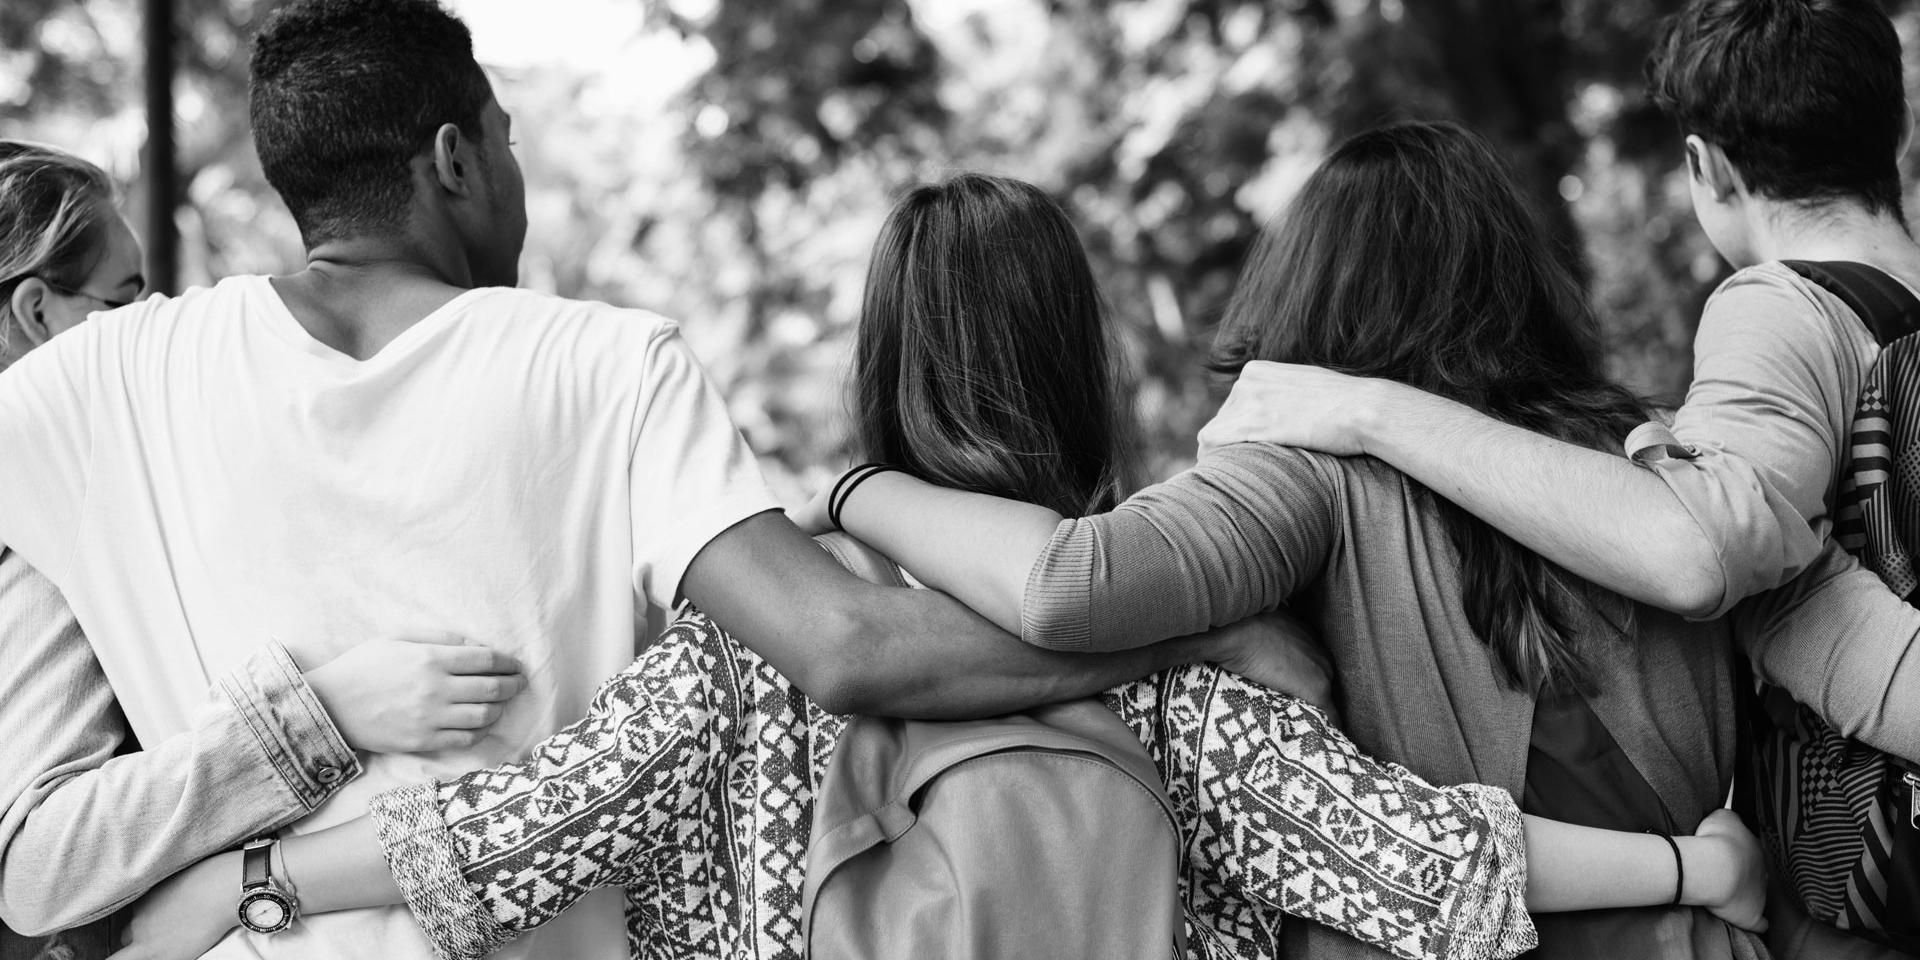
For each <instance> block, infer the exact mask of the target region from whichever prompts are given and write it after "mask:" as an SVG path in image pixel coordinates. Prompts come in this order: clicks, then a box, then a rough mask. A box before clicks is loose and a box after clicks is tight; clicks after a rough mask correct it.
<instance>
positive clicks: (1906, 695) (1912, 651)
mask: <svg viewBox="0 0 1920 960" xmlns="http://www.w3.org/2000/svg"><path fill="white" fill-rule="evenodd" d="M1733 618H1734V631H1733V632H1734V636H1735V637H1737V638H1739V640H1740V642H1741V644H1743V645H1744V647H1745V648H1746V652H1747V656H1748V657H1749V658H1750V659H1751V660H1752V662H1753V665H1754V670H1755V672H1757V673H1758V674H1759V675H1760V677H1761V678H1762V679H1764V680H1766V681H1767V682H1768V683H1771V684H1774V685H1776V686H1779V687H1783V688H1785V689H1786V691H1787V692H1788V693H1790V694H1792V695H1793V698H1794V699H1795V700H1798V701H1800V702H1801V703H1803V704H1806V705H1807V706H1808V707H1811V708H1812V709H1813V711H1814V712H1815V713H1817V714H1819V715H1820V716H1821V717H1822V718H1823V719H1825V720H1826V722H1827V723H1828V724H1830V725H1832V726H1833V728H1834V729H1835V730H1838V731H1839V732H1840V733H1841V734H1843V735H1844V736H1847V737H1849V738H1852V739H1855V740H1859V741H1862V742H1864V743H1866V744H1868V745H1869V746H1872V747H1874V748H1876V749H1879V750H1884V751H1886V752H1888V753H1892V754H1895V755H1896V756H1901V757H1905V758H1907V759H1908V760H1911V761H1914V762H1916V763H1920V696H1916V695H1915V693H1916V691H1920V609H1915V608H1914V607H1913V606H1912V605H1910V604H1908V603H1907V602H1906V601H1904V600H1902V599H1900V598H1899V597H1898V596H1896V595H1894V593H1893V591H1891V590H1888V589H1887V585H1886V583H1885V582H1883V581H1882V580H1881V579H1880V577H1879V576H1878V575H1877V574H1875V573H1874V572H1873V571H1871V570H1869V569H1867V568H1866V567H1864V566H1861V565H1860V562H1859V561H1858V560H1856V559H1854V558H1853V556H1851V555H1850V554H1848V553H1847V552H1846V551H1845V550H1843V549H1841V548H1840V546H1839V545H1838V544H1835V543H1833V542H1831V541H1829V542H1828V544H1827V548H1826V551H1825V552H1824V553H1822V554H1821V556H1820V558H1819V559H1818V560H1817V561H1815V563H1814V565H1813V566H1812V567H1811V568H1809V569H1808V570H1807V572H1806V573H1805V574H1802V575H1801V576H1800V577H1799V578H1798V579H1796V580H1794V581H1793V582H1792V583H1789V584H1787V585H1786V586H1784V587H1781V588H1779V589H1777V590H1772V591H1769V592H1767V593H1764V594H1761V595H1760V596H1757V597H1754V598H1753V599H1751V600H1749V601H1747V602H1746V603H1743V604H1741V605H1740V606H1739V607H1737V608H1735V610H1734V612H1733Z"/></svg>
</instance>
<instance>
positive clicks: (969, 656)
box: [682, 478, 1240, 719]
mask: <svg viewBox="0 0 1920 960" xmlns="http://www.w3.org/2000/svg"><path fill="white" fill-rule="evenodd" d="M883 479H885V478H883ZM875 482H878V481H875ZM909 482H913V481H909ZM864 492H865V490H864V488H863V490H862V493H863V494H864ZM875 546H876V547H877V548H879V549H881V550H882V552H885V548H884V547H881V546H879V545H878V544H875ZM928 582H929V584H930V585H933V586H936V587H937V586H939V584H937V583H933V581H928ZM682 590H683V592H684V593H685V594H686V597H687V599H689V600H691V601H693V602H694V604H695V605H697V606H698V607H699V608H700V609H701V610H702V611H704V612H706V613H707V614H708V615H709V616H711V617H713V619H714V620H715V621H716V622H718V623H720V624H721V625H722V626H724V627H725V628H726V630H727V632H728V633H729V634H731V635H733V636H734V637H735V638H736V639H738V640H739V641H740V642H741V643H742V644H744V645H745V646H746V647H747V648H748V649H750V650H752V651H754V652H755V653H757V654H759V655H760V656H762V657H764V658H765V659H766V660H767V662H768V663H770V664H772V665H773V666H774V668H775V669H777V670H779V671H780V672H781V673H782V674H783V675H785V676H786V677H788V678H789V679H791V680H792V681H793V682H794V685H795V686H797V687H799V688H800V690H801V691H802V692H804V693H806V694H807V695H808V696H810V697H812V698H814V699H815V700H816V701H818V702H819V703H820V704H821V705H822V706H823V707H825V708H826V709H828V710H829V711H831V712H834V713H868V714H876V715H881V716H902V717H910V718H925V719H957V718H964V717H977V716H992V715H995V714H1001V713H1007V712H1009V711H1012V710H1019V709H1024V708H1027V707H1032V706H1036V705H1040V704H1045V703H1056V702H1059V701H1062V700H1071V699H1074V698H1077V697H1083V696H1087V695H1089V694H1093V693H1097V692H1099V691H1101V690H1105V689H1107V688H1108V687H1112V686H1114V685H1116V684H1119V683H1123V682H1126V681H1128V680H1135V679H1138V678H1140V677H1144V676H1146V675H1148V674H1150V673H1155V672H1157V671H1159V670H1163V669H1166V668H1167V667H1170V666H1175V665H1178V664H1182V663H1190V662H1194V661H1197V660H1207V659H1221V658H1226V657H1227V656H1229V655H1230V653H1231V651H1230V650H1228V649H1227V648H1226V647H1225V646H1224V644H1227V643H1230V642H1231V638H1230V637H1211V638H1206V639H1198V638H1196V639H1191V640H1182V641H1180V642H1177V643H1173V644H1167V645H1164V648H1163V649H1145V650H1134V651H1126V652H1122V653H1114V654H1109V655H1103V656H1081V655H1074V654H1066V653H1056V652H1053V651H1047V650H1039V649H1035V648H1033V647H1030V646H1028V645H1026V644H1023V643H1021V642H1020V641H1019V640H1018V639H1017V638H1015V637H1013V636H1011V635H1010V634H1009V633H1008V632H1007V631H1006V630H1003V629H1001V628H999V627H997V626H995V625H994V624H993V623H990V622H988V621H987V620H984V619H982V618H981V617H980V616H979V615H977V614H975V613H974V612H973V611H972V610H970V609H968V606H967V605H963V604H962V603H961V602H959V601H957V600H955V599H954V598H953V597H950V596H947V595H945V594H943V593H941V592H939V591H938V590H907V589H899V588H890V587H880V586H875V585H873V584H870V583H868V582H866V581H864V580H861V579H860V578H859V577H856V576H854V575H853V574H851V573H848V572H847V571H846V570H845V569H843V568H842V567H841V566H840V565H839V564H837V563H835V562H834V561H833V559H832V558H831V557H829V556H828V555H827V554H826V553H825V552H824V551H822V550H821V549H820V548H819V547H818V546H816V545H815V544H814V543H813V541H812V540H810V539H809V538H808V537H807V536H806V535H805V534H803V533H801V532H800V530H799V528H797V527H795V526H794V525H793V524H792V523H791V522H789V521H788V520H787V519H786V518H785V517H784V516H781V515H779V514H777V513H763V514H759V515H757V516H754V517H752V518H749V519H747V520H745V521H742V522H741V523H739V524H737V525H735V526H734V527H732V528H730V529H728V530H727V531H726V532H725V533H722V534H721V535H719V536H718V537H715V538H714V539H713V540H712V541H711V542H710V543H708V544H707V546H706V547H705V548H704V549H702V550H701V551H700V553H699V554H698V555H697V556H696V557H695V558H694V561H693V564H692V565H691V566H689V567H688V568H687V574H686V578H685V579H684V580H683V581H682ZM1016 603H1017V601H1016ZM1235 619H1240V618H1235ZM1015 622H1016V623H1017V622H1018V621H1017V619H1016V621H1015Z"/></svg>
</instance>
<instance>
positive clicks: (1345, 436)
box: [1200, 360, 1386, 460]
mask: <svg viewBox="0 0 1920 960" xmlns="http://www.w3.org/2000/svg"><path fill="white" fill-rule="evenodd" d="M1384 383H1386V381H1382V380H1370V379H1367V378H1364V377H1355V376H1349V375H1347V374H1344V373H1338V372H1335V371H1333V370H1328V369H1325V368H1324V367H1309V366H1304V365H1301V364H1297V363H1272V362H1269V361H1266V360H1254V361H1252V362H1249V363H1248V364H1247V365H1246V367H1245V368H1243V369H1242V370H1241V371H1240V379H1239V380H1237V381H1235V382H1234V385H1233V391H1232V392H1231V393H1229V394H1227V402H1226V403H1224V404H1222V405H1221V406H1220V412H1219V413H1217V414H1214V417H1213V419H1212V420H1210V421H1208V423H1207V425H1206V426H1205V427H1202V428H1201V429H1200V458H1201V459H1202V460H1204V459H1206V458H1207V456H1208V455H1209V454H1212V453H1213V452H1214V451H1215V450H1218V449H1220V448H1221V447H1224V446H1226V445H1228V444H1230V443H1246V442H1255V443H1281V444H1286V445H1287V446H1290V447H1300V448H1302V449H1305V450H1318V451H1320V452H1321V453H1331V454H1334V455H1335V456H1342V457H1345V456H1354V455H1356V454H1362V453H1365V452H1366V450H1365V448H1364V447H1363V445H1362V443H1361V437H1360V433H1361V430H1360V427H1361V425H1362V424H1363V421H1364V418H1365V417H1366V416H1367V414H1368V413H1369V411H1370V410H1371V409H1372V407H1371V404H1372V401H1373V397H1372V394H1371V392H1370V391H1372V390H1374V389H1375V388H1376V387H1377V386H1379V385H1381V384H1384Z"/></svg>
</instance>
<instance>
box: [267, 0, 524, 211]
mask: <svg viewBox="0 0 1920 960" xmlns="http://www.w3.org/2000/svg"><path fill="white" fill-rule="evenodd" d="M249 75H250V79H251V89H250V91H249V97H248V114H249V119H250V121H251V123H252V125H253V142H254V149H255V150H257V151H258V152H259V154H260V166H261V167H262V169H263V170H264V171H265V172H266V175H267V182H268V183H270V184H272V185H273V188H274V189H275V190H277V191H279V192H280V197H281V199H283V200H285V201H286V204H287V208H288V209H289V210H291V211H293V219H294V222H295V223H297V224H299V226H300V236H301V238H302V239H303V240H304V241H305V242H306V244H307V246H308V247H309V248H311V247H313V246H315V245H317V244H319V243H323V242H325V241H328V240H332V239H337V238H339V237H342V236H354V235H359V234H368V233H380V232H392V231H397V230H399V229H400V228H402V227H403V226H404V225H405V222H404V221H405V218H406V215H407V205H408V202H409V200H410V198H411V195H412V184H411V182H410V179H409V175H408V170H407V165H408V163H409V162H410V161H411V160H412V159H413V158H414V157H416V156H418V155H419V154H420V152H421V151H423V150H425V149H427V148H428V147H429V145H430V144H431V143H432V140H433V134H434V131H436V130H438V129H439V128H440V126H441V125H442V124H446V123H452V124H455V125H457V126H459V128H460V130H461V131H462V132H463V133H466V134H468V135H469V136H474V137H478V136H479V135H480V113H481V111H482V110H483V109H484V108H485V107H486V105H487V103H488V102H490V101H491V100H492V99H493V88H492V85H491V84H489V83H488V82H487V76H486V73H485V72H484V71H482V70H481V69H480V65H479V64H478V63H477V62H475V60H474V59H473V36H472V34H470V33H468V31H467V26H466V24H464V23H461V22H460V20H459V18H457V17H455V16H454V15H453V14H451V13H448V12H447V11H446V10H445V9H443V8H442V7H441V6H440V5H439V4H438V3H436V2H434V0H291V2H289V3H287V4H286V5H285V6H282V7H281V8H279V9H278V10H275V11H274V12H273V14H272V15H271V16H269V17H268V18H267V21H266V23H265V24H264V25H263V26H262V27H261V28H260V32H259V34H258V35H256V36H255V37H254V41H253V59H252V62H251V65H250V69H249Z"/></svg>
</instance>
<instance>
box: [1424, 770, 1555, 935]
mask: <svg viewBox="0 0 1920 960" xmlns="http://www.w3.org/2000/svg"><path fill="white" fill-rule="evenodd" d="M1453 791H1457V795H1458V796H1459V797H1460V799H1461V801H1462V802H1463V803H1465V804H1466V805H1467V806H1468V807H1469V808H1471V809H1474V810H1475V811H1476V812H1478V813H1479V814H1481V815H1482V816H1483V817H1485V818H1486V822H1487V836H1486V839H1485V840H1484V842H1482V843H1481V845H1480V849H1479V850H1478V851H1476V852H1475V854H1474V855H1473V856H1472V857H1469V858H1467V859H1465V860H1462V861H1460V866H1459V868H1458V869H1457V874H1458V875H1457V876H1455V877H1454V878H1453V879H1454V885H1453V888H1454V890H1455V891H1456V892H1455V894H1454V897H1453V902H1452V908H1451V909H1450V910H1446V911H1445V914H1444V916H1443V917H1442V923H1443V926H1444V927H1445V928H1446V929H1447V930H1448V934H1449V936H1448V938H1447V941H1446V950H1445V953H1444V955H1445V956H1447V957H1449V958H1459V960H1506V958H1508V957H1515V956H1518V955H1520V954H1522V953H1525V952H1527V951H1528V950H1532V949H1533V948H1535V947H1537V946H1539V945H1540V935H1539V933H1538V932H1537V931H1535V930H1534V927H1533V917H1532V916H1530V915H1529V914H1528V913H1527V835H1526V824H1525V821H1523V820H1522V819H1521V817H1520V808H1519V807H1518V806H1517V805H1515V804H1514V802H1513V796H1512V795H1511V794H1509V793H1507V792H1506V791H1505V790H1501V789H1500V788H1498V787H1489V786H1486V785H1484V784H1477V783H1470V784H1463V785H1461V786H1458V787H1454V788H1453Z"/></svg>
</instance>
